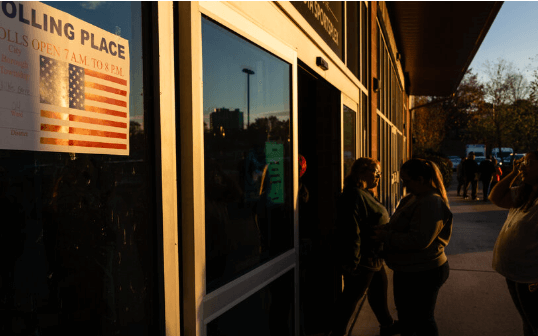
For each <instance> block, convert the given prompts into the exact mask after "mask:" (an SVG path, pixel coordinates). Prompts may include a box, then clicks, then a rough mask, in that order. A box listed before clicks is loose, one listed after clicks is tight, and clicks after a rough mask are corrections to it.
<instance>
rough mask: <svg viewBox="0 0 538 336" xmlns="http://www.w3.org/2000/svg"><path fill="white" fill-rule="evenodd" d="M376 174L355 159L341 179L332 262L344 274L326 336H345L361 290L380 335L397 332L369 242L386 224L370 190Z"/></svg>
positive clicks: (373, 164) (373, 163) (376, 249)
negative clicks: (333, 258)
mask: <svg viewBox="0 0 538 336" xmlns="http://www.w3.org/2000/svg"><path fill="white" fill-rule="evenodd" d="M380 176H381V169H380V166H379V162H378V161H377V160H374V159H371V158H359V159H357V160H356V161H355V162H354V163H353V165H352V166H351V169H350V172H349V174H348V175H347V176H346V178H345V179H344V189H343V191H342V193H341V195H340V198H339V200H338V208H337V221H336V230H335V240H334V246H335V251H336V256H337V263H338V265H339V266H340V267H341V271H342V273H343V276H344V291H343V293H342V294H341V295H340V297H339V298H338V299H337V302H336V308H335V310H334V316H333V321H332V333H329V335H333V336H342V335H346V331H347V325H348V322H349V320H350V318H351V316H352V315H353V312H354V310H355V307H356V306H357V303H358V302H359V299H360V298H361V297H362V296H363V295H364V293H365V292H366V290H367V289H368V302H369V303H370V307H371V308H372V310H373V312H374V314H375V316H376V318H377V320H378V321H379V324H380V335H381V336H386V335H394V334H397V333H399V331H398V326H399V324H398V323H397V322H395V321H394V320H393V318H392V316H391V314H390V312H389V308H388V302H387V289H388V280H387V274H386V270H385V268H384V265H383V260H382V259H381V257H380V256H379V254H380V252H381V249H382V244H381V243H380V242H376V241H374V240H372V236H373V235H374V227H377V226H383V225H385V224H387V223H388V221H389V214H388V212H387V210H386V209H385V207H384V206H383V205H382V204H381V203H380V202H379V201H378V200H377V199H376V198H375V197H374V194H373V192H372V191H373V190H374V189H375V188H377V186H378V184H379V178H380Z"/></svg>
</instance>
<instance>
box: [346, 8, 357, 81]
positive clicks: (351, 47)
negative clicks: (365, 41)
mask: <svg viewBox="0 0 538 336" xmlns="http://www.w3.org/2000/svg"><path fill="white" fill-rule="evenodd" d="M345 5H346V6H347V11H346V19H347V20H346V27H347V31H346V33H347V39H346V41H347V44H346V50H347V59H346V62H347V63H346V64H347V67H348V68H349V70H351V72H352V73H353V74H354V75H355V76H356V77H357V78H359V79H360V61H361V59H360V51H361V49H360V47H361V40H360V35H359V34H360V27H361V26H360V20H359V12H360V7H359V3H358V2H355V1H349V2H345Z"/></svg>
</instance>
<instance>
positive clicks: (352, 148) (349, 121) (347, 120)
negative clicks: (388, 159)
mask: <svg viewBox="0 0 538 336" xmlns="http://www.w3.org/2000/svg"><path fill="white" fill-rule="evenodd" d="M357 107H358V104H357V103H356V102H354V101H353V100H352V99H351V98H349V97H347V96H346V95H345V94H342V158H343V163H342V169H343V171H342V183H343V179H344V177H345V176H346V175H347V173H348V172H349V170H350V169H351V165H353V162H354V161H355V160H356V159H357V158H358V148H359V144H358V138H357V129H358V121H359V118H358V115H357Z"/></svg>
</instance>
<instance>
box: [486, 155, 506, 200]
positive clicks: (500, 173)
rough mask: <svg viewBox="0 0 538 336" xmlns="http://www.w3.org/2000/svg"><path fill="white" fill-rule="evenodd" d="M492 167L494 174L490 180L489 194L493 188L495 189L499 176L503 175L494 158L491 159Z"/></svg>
mask: <svg viewBox="0 0 538 336" xmlns="http://www.w3.org/2000/svg"><path fill="white" fill-rule="evenodd" d="M493 165H494V166H495V173H493V177H492V178H491V186H490V187H489V188H490V189H489V191H490V192H491V191H492V190H493V187H495V185H496V184H497V182H499V181H500V180H501V176H502V175H503V171H502V169H501V167H500V166H499V164H498V161H497V159H496V158H493Z"/></svg>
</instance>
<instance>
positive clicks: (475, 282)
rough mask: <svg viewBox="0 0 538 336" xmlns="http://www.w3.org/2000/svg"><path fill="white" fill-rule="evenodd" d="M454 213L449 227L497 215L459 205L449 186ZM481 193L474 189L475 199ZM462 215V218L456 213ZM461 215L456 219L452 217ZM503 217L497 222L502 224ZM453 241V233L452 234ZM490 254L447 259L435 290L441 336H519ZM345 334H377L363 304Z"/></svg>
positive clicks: (485, 207)
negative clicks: (444, 278)
mask: <svg viewBox="0 0 538 336" xmlns="http://www.w3.org/2000/svg"><path fill="white" fill-rule="evenodd" d="M448 195H449V201H450V205H451V209H452V212H453V213H454V229H455V230H456V229H458V228H466V227H468V226H472V225H473V223H472V222H473V221H472V220H473V217H474V216H481V215H482V214H483V212H485V211H498V208H497V207H495V206H494V205H492V204H491V203H488V202H482V201H478V202H472V201H463V200H462V198H461V197H458V196H456V192H455V190H454V183H453V184H452V188H450V190H449V192H448ZM481 196H482V193H481V192H480V191H479V197H481ZM463 213H465V215H462V214H463ZM458 214H461V216H458ZM505 218H506V216H504V217H501V218H499V220H500V222H501V223H502V222H504V219H505ZM453 237H454V235H453ZM492 257H493V252H492V251H491V248H488V250H487V251H480V252H472V253H463V254H452V255H450V254H449V255H448V262H449V264H450V276H449V278H448V280H447V282H446V283H445V284H444V285H443V287H442V288H441V290H440V291H439V297H438V299H437V306H436V311H435V318H436V321H437V325H438V327H439V334H440V335H441V336H486V335H487V336H497V335H499V336H521V335H523V327H522V322H521V319H520V317H519V314H518V313H517V310H516V308H515V306H514V304H513V302H512V299H511V298H510V294H509V293H508V289H507V288H506V282H505V280H504V278H503V277H502V276H501V275H499V274H498V273H496V272H495V271H494V270H493V269H492V267H491V261H492ZM387 271H388V275H389V308H390V310H391V313H392V315H393V317H394V318H397V316H398V315H397V312H396V308H395V306H394V299H393V293H392V271H391V270H390V269H388V268H387ZM350 335H351V336H374V335H379V325H378V322H377V320H376V318H375V316H374V314H373V312H372V310H371V308H370V306H369V305H368V301H367V300H364V301H363V302H362V307H361V310H360V313H359V316H358V318H357V320H356V321H355V323H354V324H353V326H352V331H351V333H350Z"/></svg>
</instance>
